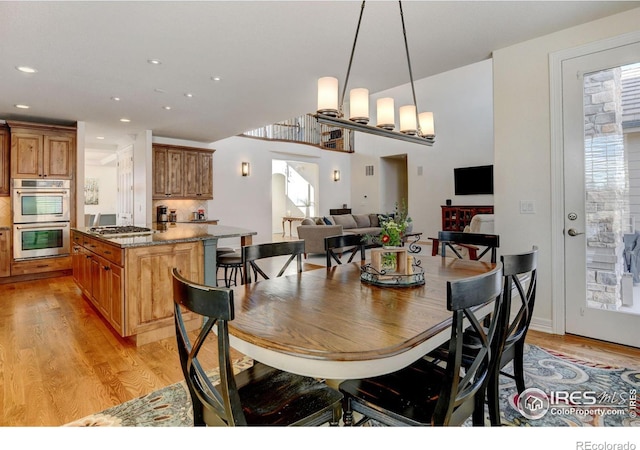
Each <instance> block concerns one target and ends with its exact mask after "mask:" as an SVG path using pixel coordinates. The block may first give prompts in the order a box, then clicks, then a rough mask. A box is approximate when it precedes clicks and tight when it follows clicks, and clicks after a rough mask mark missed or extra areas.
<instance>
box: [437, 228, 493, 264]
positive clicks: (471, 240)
mask: <svg viewBox="0 0 640 450" xmlns="http://www.w3.org/2000/svg"><path fill="white" fill-rule="evenodd" d="M438 242H439V245H440V255H441V256H442V257H443V258H444V257H445V256H446V250H447V248H449V249H451V251H453V253H454V254H455V255H456V256H457V257H458V258H461V259H462V258H464V257H463V255H462V254H461V253H460V252H459V251H458V249H457V248H456V246H459V247H462V248H464V249H466V250H467V251H468V253H469V259H473V260H479V259H481V258H482V257H483V256H484V255H485V254H487V253H489V252H490V255H491V262H492V263H495V262H496V257H497V249H498V247H500V236H498V235H497V234H485V233H464V232H459V231H439V232H438ZM480 247H484V249H482V248H480ZM478 252H480V254H478Z"/></svg>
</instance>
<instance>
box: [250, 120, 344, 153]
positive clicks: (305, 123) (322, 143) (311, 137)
mask: <svg viewBox="0 0 640 450" xmlns="http://www.w3.org/2000/svg"><path fill="white" fill-rule="evenodd" d="M241 136H245V137H251V138H256V139H267V140H273V141H286V142H295V143H298V144H307V145H313V146H316V147H320V148H322V149H325V150H334V151H340V152H346V153H353V152H354V148H353V132H352V131H351V130H347V129H345V128H338V127H332V126H329V125H324V124H320V123H318V121H317V120H316V119H315V117H314V116H313V115H312V114H306V115H304V116H299V117H296V118H294V119H289V120H285V121H282V122H278V123H274V124H272V125H267V126H264V127H260V128H256V129H255V130H251V131H246V132H244V133H242V134H241Z"/></svg>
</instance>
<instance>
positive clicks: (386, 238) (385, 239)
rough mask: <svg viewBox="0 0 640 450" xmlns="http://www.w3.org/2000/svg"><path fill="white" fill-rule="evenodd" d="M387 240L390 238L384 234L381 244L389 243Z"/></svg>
mask: <svg viewBox="0 0 640 450" xmlns="http://www.w3.org/2000/svg"><path fill="white" fill-rule="evenodd" d="M389 239H391V238H390V237H389V235H388V234H385V235H383V236H382V242H383V243H384V244H386V243H387V242H389Z"/></svg>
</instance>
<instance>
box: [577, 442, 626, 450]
mask: <svg viewBox="0 0 640 450" xmlns="http://www.w3.org/2000/svg"><path fill="white" fill-rule="evenodd" d="M576 450H636V444H634V443H633V442H629V441H627V442H624V443H622V442H607V441H604V442H593V441H578V442H576Z"/></svg>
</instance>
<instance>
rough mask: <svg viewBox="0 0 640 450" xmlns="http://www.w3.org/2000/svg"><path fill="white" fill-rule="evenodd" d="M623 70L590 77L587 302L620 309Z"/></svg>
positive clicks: (624, 193) (623, 210) (587, 109)
mask: <svg viewBox="0 0 640 450" xmlns="http://www.w3.org/2000/svg"><path fill="white" fill-rule="evenodd" d="M621 89H622V87H621V79H620V69H619V68H616V69H611V70H605V71H601V72H596V73H592V74H588V75H585V77H584V111H585V194H586V204H585V206H586V209H585V213H586V239H587V305H588V306H590V307H595V308H603V309H617V308H618V307H619V306H620V304H621V295H620V291H621V288H620V277H621V275H622V273H623V271H624V266H623V257H622V251H623V249H624V245H623V242H622V235H623V234H624V232H625V231H626V230H624V229H623V227H624V226H625V220H626V219H625V217H628V211H629V205H628V200H627V199H628V186H627V183H626V158H625V153H624V140H623V134H622V100H621V99H622V95H621Z"/></svg>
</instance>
